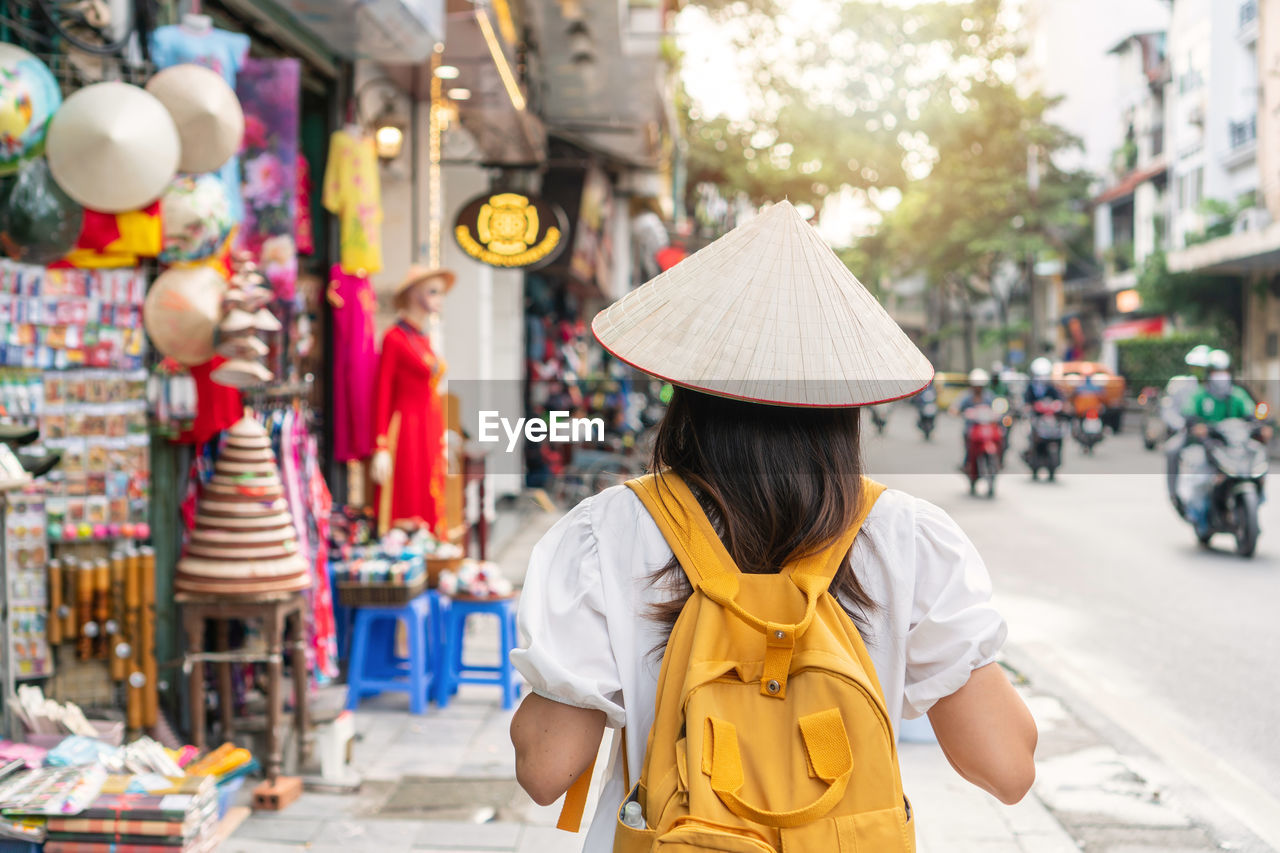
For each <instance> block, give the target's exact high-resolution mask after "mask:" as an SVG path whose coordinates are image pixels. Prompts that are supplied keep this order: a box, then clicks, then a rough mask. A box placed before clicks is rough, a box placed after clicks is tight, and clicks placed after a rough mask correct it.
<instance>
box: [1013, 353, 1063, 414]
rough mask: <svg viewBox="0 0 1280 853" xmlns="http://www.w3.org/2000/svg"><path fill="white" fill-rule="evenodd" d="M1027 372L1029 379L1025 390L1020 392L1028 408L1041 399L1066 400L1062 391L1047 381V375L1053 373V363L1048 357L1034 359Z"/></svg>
mask: <svg viewBox="0 0 1280 853" xmlns="http://www.w3.org/2000/svg"><path fill="white" fill-rule="evenodd" d="M1028 372H1029V373H1030V375H1031V381H1030V382H1028V383H1027V390H1026V391H1024V392H1022V402H1023V404H1024V405H1025V406H1026V407H1027V408H1028V409H1030V408H1031V407H1032V406H1034V405H1035V404H1036V403H1038V402H1040V401H1041V400H1060V401H1062V402H1064V403H1065V402H1066V397H1065V396H1064V395H1063V393H1062V391H1061V390H1060V389H1059V388H1058V387H1057V386H1056V385H1054V384H1053V383H1052V382H1050V381H1049V376H1050V374H1052V373H1053V363H1052V362H1050V361H1049V359H1047V358H1045V357H1044V356H1040V357H1039V358H1037V359H1034V360H1033V361H1032V362H1031V366H1030V367H1029V368H1028Z"/></svg>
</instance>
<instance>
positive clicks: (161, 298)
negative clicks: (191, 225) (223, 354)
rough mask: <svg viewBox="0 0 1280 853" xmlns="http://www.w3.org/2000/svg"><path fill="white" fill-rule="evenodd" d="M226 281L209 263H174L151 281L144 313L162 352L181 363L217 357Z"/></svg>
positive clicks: (201, 361)
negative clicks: (216, 338) (216, 332)
mask: <svg viewBox="0 0 1280 853" xmlns="http://www.w3.org/2000/svg"><path fill="white" fill-rule="evenodd" d="M225 290H226V282H225V281H224V280H223V278H222V276H220V275H218V273H217V272H216V271H214V270H213V269H211V268H209V267H174V268H172V269H168V270H165V271H164V272H162V273H161V274H160V275H159V276H158V277H157V278H156V280H155V282H154V283H153V284H152V285H151V291H150V292H149V293H147V301H146V304H145V305H144V306H143V310H142V317H143V321H144V323H145V325H146V328H147V334H148V335H150V336H151V342H152V343H153V344H154V345H155V348H156V349H157V350H158V351H159V352H160V354H161V355H164V356H167V357H169V358H172V359H173V360H174V361H177V362H178V363H180V364H185V365H194V364H202V363H204V362H206V361H208V360H209V359H211V358H213V355H214V350H213V337H214V330H215V329H216V328H217V327H218V320H219V318H220V317H221V316H222V295H223V292H224V291H225Z"/></svg>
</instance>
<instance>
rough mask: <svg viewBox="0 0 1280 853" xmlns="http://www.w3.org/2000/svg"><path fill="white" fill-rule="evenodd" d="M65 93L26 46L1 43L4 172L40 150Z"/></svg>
mask: <svg viewBox="0 0 1280 853" xmlns="http://www.w3.org/2000/svg"><path fill="white" fill-rule="evenodd" d="M61 104H62V92H61V91H60V90H59V89H58V81H57V80H55V79H53V74H52V73H51V72H50V71H49V68H48V67H47V66H46V65H45V64H44V63H43V62H41V61H40V60H38V59H36V58H35V57H34V56H32V55H31V54H30V53H27V51H25V50H23V49H22V48H20V47H18V46H16V45H12V44H5V43H0V175H7V174H11V173H13V172H15V171H17V169H18V167H19V166H20V165H22V163H23V162H24V161H25V160H28V159H30V158H32V157H34V156H36V155H38V154H39V153H40V149H41V146H42V145H43V144H44V138H45V131H46V130H47V128H48V124H49V119H50V117H52V116H53V114H54V113H55V112H57V110H58V107H59V106H60V105H61Z"/></svg>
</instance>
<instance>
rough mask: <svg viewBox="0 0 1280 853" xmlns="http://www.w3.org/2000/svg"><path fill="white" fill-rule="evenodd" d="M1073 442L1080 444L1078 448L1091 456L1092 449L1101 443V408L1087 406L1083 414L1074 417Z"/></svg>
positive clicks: (1099, 406)
mask: <svg viewBox="0 0 1280 853" xmlns="http://www.w3.org/2000/svg"><path fill="white" fill-rule="evenodd" d="M1074 434H1075V441H1076V442H1079V443H1080V448H1082V450H1084V452H1085V453H1087V455H1088V456H1093V448H1094V447H1097V446H1098V442H1101V441H1102V406H1101V405H1098V406H1089V407H1088V409H1085V410H1084V412H1083V414H1080V415H1078V416H1076V419H1075V430H1074Z"/></svg>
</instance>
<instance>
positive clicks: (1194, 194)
mask: <svg viewBox="0 0 1280 853" xmlns="http://www.w3.org/2000/svg"><path fill="white" fill-rule="evenodd" d="M1175 183H1176V184H1177V193H1178V210H1187V209H1190V208H1195V207H1196V206H1198V205H1199V204H1200V200H1201V199H1202V198H1204V167H1203V166H1197V167H1195V168H1194V169H1192V170H1191V171H1190V172H1187V173H1186V174H1185V175H1179V176H1178V177H1177V180H1176V181H1175Z"/></svg>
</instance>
